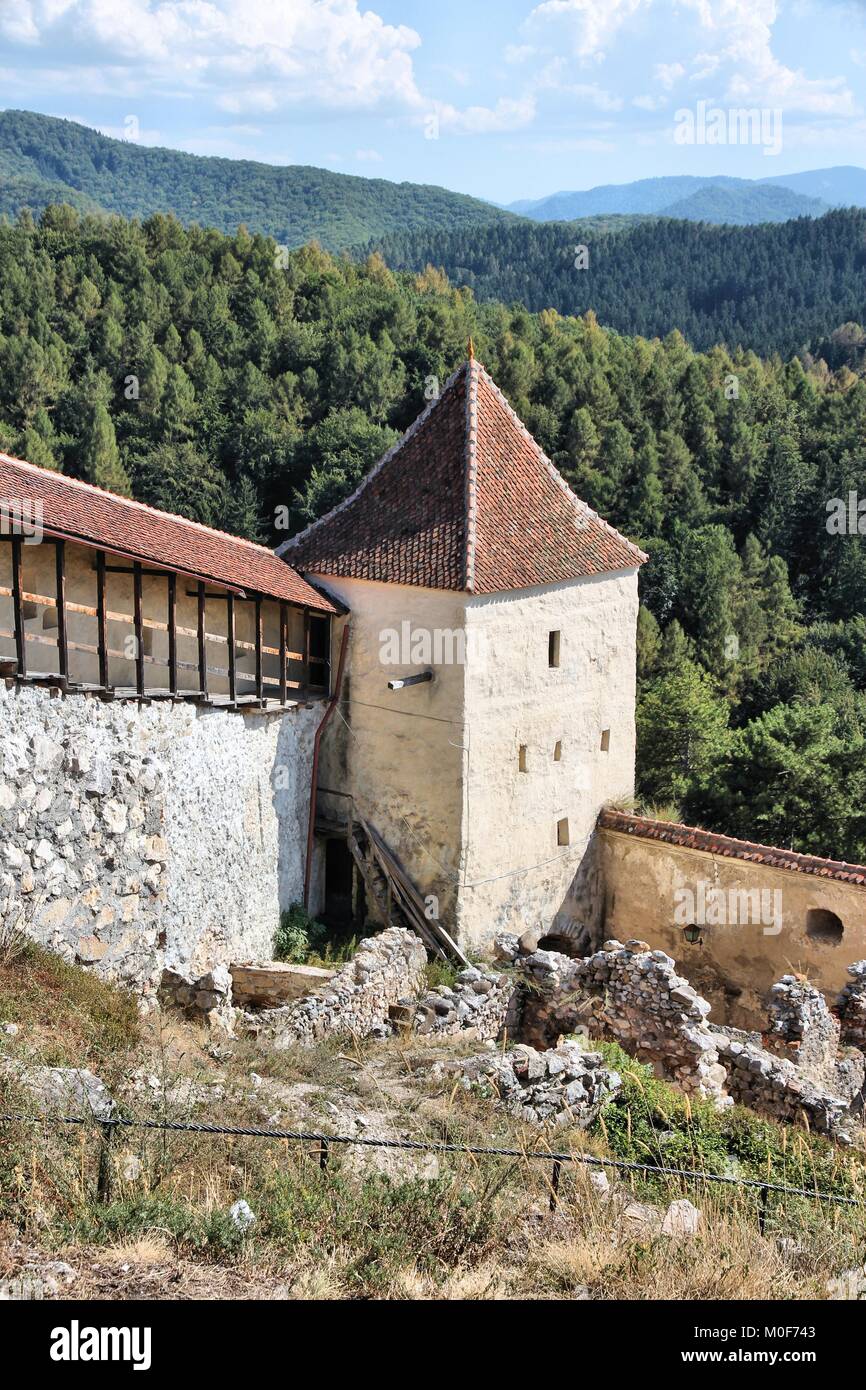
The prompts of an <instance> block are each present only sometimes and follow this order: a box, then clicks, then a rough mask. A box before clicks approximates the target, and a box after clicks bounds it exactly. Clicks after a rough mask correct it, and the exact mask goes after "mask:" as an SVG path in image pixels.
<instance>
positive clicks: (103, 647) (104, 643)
mask: <svg viewBox="0 0 866 1390" xmlns="http://www.w3.org/2000/svg"><path fill="white" fill-rule="evenodd" d="M96 650H97V652H98V653H99V684H100V685H101V686H102V688H103V690H107V689H108V618H107V615H106V608H105V551H104V550H97V552H96Z"/></svg>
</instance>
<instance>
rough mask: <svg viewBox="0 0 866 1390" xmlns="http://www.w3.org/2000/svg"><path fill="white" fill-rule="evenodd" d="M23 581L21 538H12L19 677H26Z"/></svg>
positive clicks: (16, 650)
mask: <svg viewBox="0 0 866 1390" xmlns="http://www.w3.org/2000/svg"><path fill="white" fill-rule="evenodd" d="M23 590H24V580H23V576H22V565H21V537H20V536H13V537H12V609H13V613H14V617H15V655H16V657H17V659H18V674H19V676H26V675H27V644H26V642H25V640H24V610H23V606H22V602H21V595H22V592H23Z"/></svg>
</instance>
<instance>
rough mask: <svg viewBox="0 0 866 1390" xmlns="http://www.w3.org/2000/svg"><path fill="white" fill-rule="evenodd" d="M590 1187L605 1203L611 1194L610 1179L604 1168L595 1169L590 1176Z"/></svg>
mask: <svg viewBox="0 0 866 1390" xmlns="http://www.w3.org/2000/svg"><path fill="white" fill-rule="evenodd" d="M589 1185H590V1187H591V1188H592V1190H593V1192H594V1193H595V1195H596V1196H597V1197H601V1199H602V1200H603V1201H604V1200H606V1199H607V1198H608V1197H609V1196H610V1193H611V1186H610V1178H609V1177H608V1176H607V1173H606V1172H605V1171H604V1169H603V1168H595V1169H593V1170H592V1172H591V1173H590V1175H589Z"/></svg>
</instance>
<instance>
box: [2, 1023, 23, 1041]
mask: <svg viewBox="0 0 866 1390" xmlns="http://www.w3.org/2000/svg"><path fill="white" fill-rule="evenodd" d="M19 1032H20V1029H19V1027H18V1024H17V1023H2V1024H0V1033H5V1034H6V1037H7V1038H17V1037H18V1034H19Z"/></svg>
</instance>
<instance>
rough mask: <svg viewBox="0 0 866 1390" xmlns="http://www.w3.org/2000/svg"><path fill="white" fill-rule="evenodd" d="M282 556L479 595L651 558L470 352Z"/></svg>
mask: <svg viewBox="0 0 866 1390" xmlns="http://www.w3.org/2000/svg"><path fill="white" fill-rule="evenodd" d="M277 553H278V554H280V555H285V556H286V557H287V558H290V559H291V562H292V564H293V565H296V566H297V567H298V568H299V569H301V570H304V571H306V572H308V573H316V574H325V575H328V574H331V575H344V576H347V577H352V578H356V579H374V580H379V581H383V582H386V583H392V584H416V585H420V586H422V587H425V588H430V589H458V590H463V591H466V592H468V593H473V594H492V593H498V592H500V591H502V590H506V589H526V588H531V587H533V586H534V585H538V584H553V583H556V582H557V581H558V580H563V579H576V578H579V577H581V576H584V575H593V574H604V573H609V572H611V571H614V570H622V569H634V568H635V567H636V566H638V565H640V564H642V563H643V562H644V560H645V559H646V558H647V557H646V555H644V553H643V551H642V550H639V549H638V547H637V546H636V545H633V544H632V543H631V541H628V540H626V539H625V537H624V536H621V535H620V534H619V532H618V531H615V530H614V528H613V527H612V526H609V525H608V523H607V522H606V521H603V520H602V518H601V517H600V516H598V515H597V514H596V513H595V512H593V511H592V510H591V509H590V508H589V507H588V506H587V505H586V503H585V502H581V501H580V499H579V498H578V497H575V495H574V493H573V492H572V491H571V489H570V488H569V487H568V485H567V484H566V482H565V480H564V479H563V478H562V477H561V476H560V474H559V473H558V472H557V471H556V469H555V468H554V466H553V464H552V463H551V462H550V460H549V459H548V458H547V457H546V456H545V454H544V453H543V452H542V450H541V449H540V448H539V446H538V445H537V444H536V442H535V440H534V439H533V438H532V436H531V434H530V433H529V431H528V430H527V429H526V428H525V426H524V425H523V424H521V422H520V420H519V419H518V418H517V416H516V415H515V413H514V411H513V410H512V409H511V406H510V405H509V404H508V402H507V401H506V399H505V397H504V396H503V394H502V392H501V391H500V390H499V389H498V387H497V386H496V385H495V384H494V382H493V381H492V380H491V378H490V377H489V376H488V374H487V372H486V371H485V370H484V368H483V367H482V366H481V364H480V363H479V362H477V361H475V360H474V359H470V360H469V361H468V362H465V363H464V364H463V366H462V367H460V368H459V369H458V370H457V371H456V372H455V373H454V375H453V376H452V377H451V378H450V379H449V380H448V382H447V383H446V384H445V386H444V387H443V389H442V391H441V393H440V394H439V396H438V398H437V399H436V400H435V401H433V402H431V404H430V405H429V406H428V407H427V409H426V410H425V411H424V412H423V414H422V415H420V416H419V417H418V419H417V420H416V421H415V423H414V424H413V425H412V426H411V427H410V428H409V429H408V430H407V432H406V433H405V434H404V435H403V438H402V439H401V440H399V441H398V443H397V444H395V445H394V447H393V448H392V449H390V450H389V451H388V453H387V454H385V456H384V458H382V459H381V460H380V461H379V463H377V464H376V466H375V468H373V470H372V471H371V472H370V473H369V474H368V475H367V477H366V478H365V479H364V481H363V482H362V483H361V485H360V487H358V488H357V490H356V491H355V492H354V493H353V494H352V496H351V497H349V498H347V499H346V501H344V502H341V503H340V505H339V506H337V507H335V508H334V509H333V510H332V511H330V512H328V513H327V515H326V516H324V517H321V518H320V520H318V521H315V522H313V524H312V525H311V526H308V527H307V529H306V530H305V531H301V532H300V534H299V535H297V536H295V537H293V539H291V540H289V541H286V542H284V543H283V545H281V546H280V547H279V550H278V552H277Z"/></svg>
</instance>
